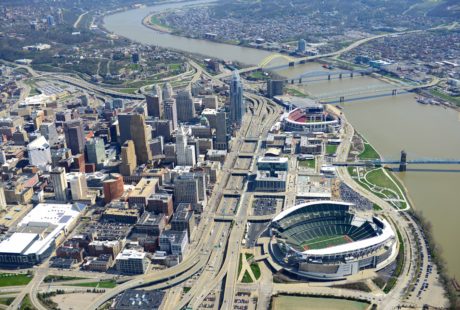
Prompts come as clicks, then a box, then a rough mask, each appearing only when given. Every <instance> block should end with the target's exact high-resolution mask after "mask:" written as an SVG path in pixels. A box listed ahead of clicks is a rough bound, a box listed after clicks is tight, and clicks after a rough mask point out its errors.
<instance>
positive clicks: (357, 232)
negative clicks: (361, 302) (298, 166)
mask: <svg viewBox="0 0 460 310" xmlns="http://www.w3.org/2000/svg"><path fill="white" fill-rule="evenodd" d="M270 234H271V237H272V238H271V243H270V251H271V254H272V256H273V258H274V259H275V261H276V262H277V263H279V264H280V265H281V266H283V268H284V269H285V270H286V271H287V272H288V273H292V274H295V275H297V276H300V277H304V278H309V279H315V280H342V279H345V278H347V277H348V276H351V275H354V274H356V273H358V272H360V271H361V270H364V269H375V270H379V269H381V268H383V267H385V266H387V265H388V264H389V263H391V262H392V261H393V260H394V259H395V258H396V255H397V245H398V244H397V241H396V240H397V238H396V237H395V233H394V232H393V229H392V227H391V226H390V224H389V223H388V222H387V221H386V220H385V219H380V218H378V217H375V216H371V217H368V218H365V217H360V216H358V215H357V214H356V213H355V210H354V205H353V204H351V203H346V202H338V201H315V202H308V203H303V204H300V205H297V206H294V207H292V208H290V209H287V210H284V211H282V212H281V213H280V214H278V215H277V216H276V217H275V218H274V219H273V220H272V222H271V224H270Z"/></svg>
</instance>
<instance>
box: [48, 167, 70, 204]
mask: <svg viewBox="0 0 460 310" xmlns="http://www.w3.org/2000/svg"><path fill="white" fill-rule="evenodd" d="M50 177H51V183H53V187H54V195H55V199H56V200H58V201H66V200H67V193H66V191H67V180H66V173H65V170H64V168H61V167H58V168H55V169H53V171H51V173H50Z"/></svg>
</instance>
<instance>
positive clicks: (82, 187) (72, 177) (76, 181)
mask: <svg viewBox="0 0 460 310" xmlns="http://www.w3.org/2000/svg"><path fill="white" fill-rule="evenodd" d="M66 178H67V181H69V184H70V193H71V195H72V200H83V199H86V198H87V196H88V184H87V183H86V177H85V174H84V173H81V172H72V173H69V174H67V177H66Z"/></svg>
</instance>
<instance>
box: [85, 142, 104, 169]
mask: <svg viewBox="0 0 460 310" xmlns="http://www.w3.org/2000/svg"><path fill="white" fill-rule="evenodd" d="M85 147H86V156H87V158H88V163H91V164H96V167H97V169H102V167H104V162H105V159H106V156H105V145H104V140H103V139H101V138H93V139H90V140H88V141H86V145H85Z"/></svg>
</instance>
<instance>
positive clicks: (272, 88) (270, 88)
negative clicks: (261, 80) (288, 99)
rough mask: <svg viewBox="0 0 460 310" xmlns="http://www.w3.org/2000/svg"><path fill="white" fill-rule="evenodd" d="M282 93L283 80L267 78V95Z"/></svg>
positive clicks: (280, 94) (271, 96)
mask: <svg viewBox="0 0 460 310" xmlns="http://www.w3.org/2000/svg"><path fill="white" fill-rule="evenodd" d="M283 93H284V81H283V80H268V81H267V95H268V97H270V98H273V97H275V96H282V95H283Z"/></svg>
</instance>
